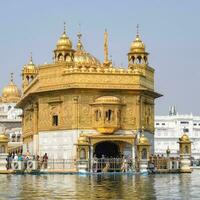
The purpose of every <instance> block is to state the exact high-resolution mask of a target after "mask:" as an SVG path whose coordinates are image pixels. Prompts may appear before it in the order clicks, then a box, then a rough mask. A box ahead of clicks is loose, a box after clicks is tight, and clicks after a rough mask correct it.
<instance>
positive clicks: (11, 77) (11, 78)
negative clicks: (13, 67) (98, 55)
mask: <svg viewBox="0 0 200 200" xmlns="http://www.w3.org/2000/svg"><path fill="white" fill-rule="evenodd" d="M10 81H11V82H13V72H11V73H10Z"/></svg>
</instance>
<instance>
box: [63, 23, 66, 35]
mask: <svg viewBox="0 0 200 200" xmlns="http://www.w3.org/2000/svg"><path fill="white" fill-rule="evenodd" d="M63 33H66V23H65V22H64V32H63Z"/></svg>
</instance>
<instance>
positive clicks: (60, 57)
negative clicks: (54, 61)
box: [58, 53, 64, 61]
mask: <svg viewBox="0 0 200 200" xmlns="http://www.w3.org/2000/svg"><path fill="white" fill-rule="evenodd" d="M63 60H64V57H63V55H62V54H61V53H60V54H59V55H58V61H63Z"/></svg>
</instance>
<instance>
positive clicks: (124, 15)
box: [0, 0, 200, 115]
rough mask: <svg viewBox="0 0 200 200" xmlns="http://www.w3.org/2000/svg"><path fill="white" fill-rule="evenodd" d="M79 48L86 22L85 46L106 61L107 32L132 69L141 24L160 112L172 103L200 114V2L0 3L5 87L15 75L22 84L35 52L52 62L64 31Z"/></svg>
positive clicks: (114, 51)
mask: <svg viewBox="0 0 200 200" xmlns="http://www.w3.org/2000/svg"><path fill="white" fill-rule="evenodd" d="M64 21H66V24H67V33H68V35H69V37H70V38H71V40H72V41H73V45H74V46H75V45H76V41H77V38H76V33H77V32H78V31H79V27H78V24H79V23H80V24H81V32H82V34H83V43H84V47H85V49H86V50H87V51H89V52H90V53H91V54H93V55H95V56H96V57H97V58H99V59H100V60H103V32H104V29H105V28H107V30H108V32H109V53H110V55H112V58H113V61H114V63H115V64H116V65H120V64H123V65H127V53H128V51H129V48H130V44H131V41H132V40H133V39H134V38H135V34H136V25H137V23H138V24H139V25H140V33H141V37H142V40H143V41H144V43H145V44H146V48H147V51H148V52H149V53H150V56H149V63H150V65H151V66H152V67H153V68H155V88H156V91H158V92H160V93H162V94H163V95H164V97H162V98H160V99H158V100H156V113H157V114H167V113H168V108H169V106H170V105H176V108H177V110H178V112H179V113H184V114H186V113H188V114H189V113H191V112H192V113H193V114H195V115H199V114H200V112H199V111H200V110H199V103H200V90H199V83H200V80H199V78H200V1H199V0H196V1H195V0H165V1H164V0H140V1H138V0H129V1H128V0H127V1H126V0H123V1H120V0H118V1H117V0H99V1H97V0H96V1H95V0H84V1H83V0H82V1H81V0H79V1H75V0H34V1H31V0H20V1H11V0H7V1H1V3H0V80H1V81H0V89H2V88H3V87H4V86H5V85H7V84H8V82H9V79H10V72H14V74H15V82H16V83H17V84H18V86H21V76H20V75H21V70H22V67H23V65H24V64H26V63H27V62H28V60H29V55H30V52H31V51H32V52H33V59H34V62H35V63H36V64H43V63H44V62H48V63H49V62H51V60H52V56H53V53H52V51H53V50H54V48H55V45H56V42H57V40H58V38H59V37H60V35H61V33H62V32H63V22H64Z"/></svg>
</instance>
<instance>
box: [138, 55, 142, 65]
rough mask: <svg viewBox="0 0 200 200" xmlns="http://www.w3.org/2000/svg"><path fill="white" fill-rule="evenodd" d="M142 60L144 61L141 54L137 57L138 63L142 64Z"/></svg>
mask: <svg viewBox="0 0 200 200" xmlns="http://www.w3.org/2000/svg"><path fill="white" fill-rule="evenodd" d="M141 61H142V57H141V56H138V57H137V64H140V63H141Z"/></svg>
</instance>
